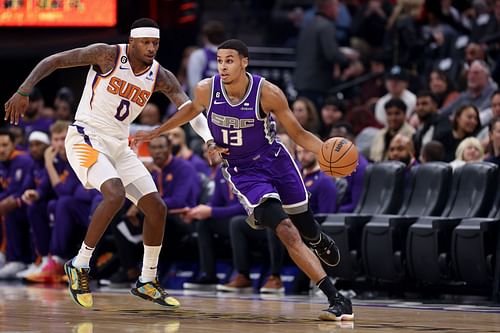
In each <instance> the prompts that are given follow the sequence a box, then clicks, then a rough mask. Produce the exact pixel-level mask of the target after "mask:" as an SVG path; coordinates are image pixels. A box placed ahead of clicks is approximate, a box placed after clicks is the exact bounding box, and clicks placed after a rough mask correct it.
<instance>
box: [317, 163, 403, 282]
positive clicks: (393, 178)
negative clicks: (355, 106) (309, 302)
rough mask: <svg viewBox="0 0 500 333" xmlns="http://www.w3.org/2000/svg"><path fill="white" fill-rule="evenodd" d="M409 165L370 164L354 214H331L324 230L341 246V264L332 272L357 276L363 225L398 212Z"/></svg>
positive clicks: (346, 277) (323, 225) (350, 276)
mask: <svg viewBox="0 0 500 333" xmlns="http://www.w3.org/2000/svg"><path fill="white" fill-rule="evenodd" d="M404 176H405V165H404V164H403V163H401V162H395V161H391V162H380V163H376V164H372V165H369V166H368V167H367V169H366V172H365V177H364V188H363V193H362V195H361V199H360V201H359V203H358V205H357V207H356V209H355V211H354V213H352V214H328V215H326V218H325V222H324V223H323V224H322V225H321V227H322V229H323V230H324V231H325V232H326V233H327V234H329V235H330V236H331V237H333V239H334V240H335V242H336V243H337V246H338V247H339V249H340V254H341V259H340V263H339V265H337V266H336V267H333V268H330V267H329V268H328V273H329V274H330V275H332V276H335V277H340V278H343V279H348V280H351V279H354V278H355V277H356V276H357V275H358V274H359V273H360V268H361V265H360V254H361V252H360V246H361V235H362V230H363V226H364V225H365V224H366V223H367V222H368V221H369V220H370V219H371V217H372V216H373V215H376V214H394V213H396V212H397V211H398V210H399V209H400V207H401V204H402V201H403V196H402V193H403V192H404Z"/></svg>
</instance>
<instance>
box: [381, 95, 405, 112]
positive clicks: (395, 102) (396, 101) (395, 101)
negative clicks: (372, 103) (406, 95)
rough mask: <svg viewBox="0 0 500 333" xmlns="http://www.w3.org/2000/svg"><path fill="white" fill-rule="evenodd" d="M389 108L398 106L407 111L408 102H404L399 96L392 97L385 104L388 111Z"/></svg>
mask: <svg viewBox="0 0 500 333" xmlns="http://www.w3.org/2000/svg"><path fill="white" fill-rule="evenodd" d="M389 108H397V109H400V110H402V111H403V112H406V109H407V108H408V107H407V106H406V103H405V102H403V100H402V99H399V98H391V99H390V100H389V101H388V102H387V103H385V104H384V109H385V110H386V111H387V109H389Z"/></svg>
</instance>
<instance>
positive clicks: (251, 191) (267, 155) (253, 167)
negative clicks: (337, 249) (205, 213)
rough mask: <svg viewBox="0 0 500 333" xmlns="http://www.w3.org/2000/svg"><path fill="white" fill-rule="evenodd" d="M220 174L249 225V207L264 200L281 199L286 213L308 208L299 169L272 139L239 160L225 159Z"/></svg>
mask: <svg viewBox="0 0 500 333" xmlns="http://www.w3.org/2000/svg"><path fill="white" fill-rule="evenodd" d="M222 173H223V174H224V177H225V178H226V179H227V181H228V182H229V183H230V184H231V186H232V190H233V192H234V194H236V195H237V196H238V198H239V200H240V202H241V204H242V205H243V207H245V209H246V211H247V213H248V215H249V216H250V219H249V220H248V221H247V222H248V223H249V224H250V225H251V226H252V227H254V228H258V226H256V225H255V224H254V223H253V216H252V215H253V210H254V208H255V207H257V206H258V205H259V204H261V203H262V202H263V201H264V200H266V199H269V198H275V199H278V200H280V201H281V203H282V205H283V209H284V211H285V212H286V213H287V214H300V213H303V212H305V211H307V209H308V194H307V190H306V187H305V185H304V181H303V180H302V176H301V174H300V171H299V169H298V167H297V165H296V164H295V161H294V160H293V158H292V156H291V155H290V153H288V151H287V150H286V148H285V147H284V146H283V145H282V144H281V143H278V142H274V143H273V144H272V145H269V146H268V147H266V148H265V149H263V150H261V151H260V152H259V153H258V154H256V155H253V156H249V157H248V158H245V159H239V160H229V159H227V160H225V161H224V165H223V167H222Z"/></svg>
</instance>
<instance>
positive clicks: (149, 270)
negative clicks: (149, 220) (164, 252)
mask: <svg viewBox="0 0 500 333" xmlns="http://www.w3.org/2000/svg"><path fill="white" fill-rule="evenodd" d="M160 251H161V245H160V246H148V245H144V259H143V260H142V272H141V276H140V277H139V281H141V282H143V283H144V282H151V281H153V280H154V279H155V278H156V272H157V270H158V257H159V256H160Z"/></svg>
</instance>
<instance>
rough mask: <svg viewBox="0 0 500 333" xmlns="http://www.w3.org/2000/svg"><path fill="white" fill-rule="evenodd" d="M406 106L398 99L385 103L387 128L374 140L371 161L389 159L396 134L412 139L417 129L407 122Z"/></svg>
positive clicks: (378, 133)
mask: <svg viewBox="0 0 500 333" xmlns="http://www.w3.org/2000/svg"><path fill="white" fill-rule="evenodd" d="M406 108H407V107H406V104H405V103H404V102H403V101H402V100H401V99H397V98H393V99H391V100H389V101H388V102H387V103H385V112H386V118H387V126H386V127H384V128H383V129H381V130H379V131H378V132H377V134H376V135H375V137H374V139H373V143H372V146H371V149H370V159H371V160H372V161H374V162H378V161H383V160H386V159H387V150H388V148H389V144H390V142H391V140H392V138H393V137H395V136H396V134H403V135H405V136H408V137H411V136H412V135H413V133H415V129H414V128H413V127H411V126H410V125H409V124H408V122H407V121H406Z"/></svg>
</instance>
